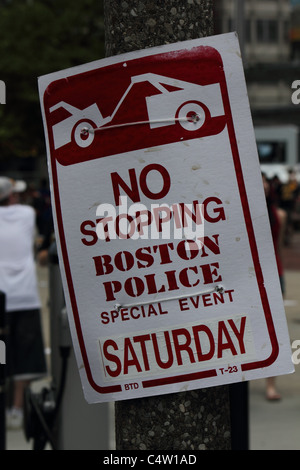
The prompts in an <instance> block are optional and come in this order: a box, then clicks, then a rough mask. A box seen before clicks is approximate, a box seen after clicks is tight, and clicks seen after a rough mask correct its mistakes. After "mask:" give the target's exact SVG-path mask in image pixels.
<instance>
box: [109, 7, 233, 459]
mask: <svg viewBox="0 0 300 470" xmlns="http://www.w3.org/2000/svg"><path fill="white" fill-rule="evenodd" d="M104 15H105V42H106V45H105V46H106V56H111V55H117V54H120V53H125V52H131V51H134V50H139V49H145V48H148V47H153V46H160V45H162V44H168V43H175V42H179V41H185V40H190V39H196V38H199V37H203V36H209V35H212V34H213V33H214V23H213V5H212V0H126V1H125V0H104ZM115 424H116V448H117V450H166V451H167V450H205V449H207V450H217V449H222V450H225V449H230V448H231V432H230V401H229V389H228V387H227V386H219V387H212V388H207V389H200V390H194V391H188V392H180V393H172V394H167V395H161V396H154V397H146V398H140V399H134V400H125V401H120V402H116V403H115Z"/></svg>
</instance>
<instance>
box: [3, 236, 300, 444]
mask: <svg viewBox="0 0 300 470" xmlns="http://www.w3.org/2000/svg"><path fill="white" fill-rule="evenodd" d="M283 260H284V267H285V283H286V295H285V300H284V304H285V311H286V317H287V323H288V329H289V333H290V340H291V345H292V344H293V341H295V340H299V341H300V232H297V233H296V234H294V237H293V239H292V242H291V244H290V245H289V246H287V247H285V248H284V251H283ZM38 277H39V286H40V292H41V298H42V302H43V306H42V320H43V328H44V338H45V347H46V354H47V357H48V359H49V358H50V353H51V351H50V337H49V326H50V325H49V309H48V272H47V268H40V267H39V268H38ZM299 358H300V355H299ZM276 384H277V388H278V391H279V392H280V394H281V396H282V399H281V400H279V401H273V402H270V401H267V400H266V398H265V380H264V379H262V380H253V381H251V382H249V407H248V408H249V450H300V364H299V365H295V373H294V374H289V375H284V376H280V377H277V378H276ZM6 450H32V443H31V442H27V441H26V439H25V436H24V432H23V431H22V430H19V431H7V433H6ZM46 450H49V447H48V446H47V447H46Z"/></svg>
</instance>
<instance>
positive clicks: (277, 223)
mask: <svg viewBox="0 0 300 470" xmlns="http://www.w3.org/2000/svg"><path fill="white" fill-rule="evenodd" d="M262 180H263V186H264V190H265V196H266V203H267V210H268V215H269V221H270V227H271V232H272V238H273V243H274V251H275V258H276V263H277V268H278V275H279V280H280V285H281V292H282V295H283V296H284V293H285V283H284V272H283V265H282V258H281V250H282V244H283V236H284V231H285V225H286V220H287V214H286V212H285V211H284V210H282V209H280V208H278V207H277V206H276V200H275V197H274V194H273V192H272V187H271V185H270V182H269V181H268V179H267V177H266V175H265V174H264V173H263V174H262ZM275 382H276V380H275V377H269V378H267V379H266V398H267V400H280V399H281V395H280V394H279V393H278V392H277V389H276V383H275Z"/></svg>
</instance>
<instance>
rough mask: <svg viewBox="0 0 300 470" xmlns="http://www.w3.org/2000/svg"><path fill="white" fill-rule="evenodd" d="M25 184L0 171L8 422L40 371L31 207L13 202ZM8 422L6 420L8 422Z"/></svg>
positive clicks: (17, 417) (17, 418) (0, 286)
mask: <svg viewBox="0 0 300 470" xmlns="http://www.w3.org/2000/svg"><path fill="white" fill-rule="evenodd" d="M25 188H26V184H25V183H24V182H21V181H17V182H16V181H13V180H11V179H10V178H6V177H0V291H2V292H4V294H5V307H6V308H5V310H6V324H7V325H8V331H9V334H8V337H7V344H6V350H7V353H6V357H7V370H8V376H10V377H12V378H13V383H14V395H13V403H12V411H11V413H10V414H9V416H8V419H9V420H10V423H11V425H12V427H14V423H15V425H16V426H18V427H19V425H21V422H22V411H23V395H24V389H25V387H26V386H28V385H29V383H30V381H31V380H33V379H35V378H38V377H41V376H43V375H45V374H46V361H45V355H44V344H43V335H42V328H41V318H40V309H41V302H40V297H39V291H38V282H37V276H36V266H35V260H34V237H35V211H34V209H33V208H32V207H31V206H28V205H25V204H19V203H18V201H19V200H18V193H19V192H21V191H24V190H25ZM8 424H9V423H8Z"/></svg>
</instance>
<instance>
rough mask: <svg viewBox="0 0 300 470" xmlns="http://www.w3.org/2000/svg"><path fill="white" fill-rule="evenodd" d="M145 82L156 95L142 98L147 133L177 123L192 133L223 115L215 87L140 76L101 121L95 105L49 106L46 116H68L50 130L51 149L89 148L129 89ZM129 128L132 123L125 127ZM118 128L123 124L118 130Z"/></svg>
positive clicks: (153, 76) (60, 104)
mask: <svg viewBox="0 0 300 470" xmlns="http://www.w3.org/2000/svg"><path fill="white" fill-rule="evenodd" d="M145 81H147V82H149V83H151V85H153V86H154V87H155V88H156V89H157V90H159V91H160V93H159V94H155V95H152V96H146V97H145V100H146V104H147V112H148V121H145V122H148V123H149V125H150V128H151V129H155V128H158V127H162V126H170V125H174V124H175V123H176V122H177V121H178V122H179V123H180V125H181V126H182V127H183V128H184V129H186V130H188V131H195V130H198V129H200V127H202V126H203V124H204V123H205V121H206V119H207V117H208V116H211V117H216V116H222V115H223V114H224V107H223V102H222V96H221V90H220V84H219V83H214V84H210V85H204V86H202V85H196V84H194V83H190V82H185V81H182V80H177V79H175V78H169V77H165V76H162V75H157V74H153V73H146V74H141V75H136V76H134V77H132V78H131V83H130V85H129V87H128V88H127V90H126V91H125V93H124V94H123V96H122V98H121V99H120V101H119V103H118V104H117V106H116V108H115V110H114V112H113V113H112V115H111V116H107V117H105V118H104V117H103V116H102V114H101V111H100V109H99V107H98V105H97V104H96V103H94V104H92V105H90V106H88V107H87V108H85V109H82V110H81V109H78V108H76V107H75V106H72V105H70V104H68V103H66V102H65V101H60V102H59V103H57V104H55V105H54V106H52V107H51V108H50V112H53V111H55V110H57V109H59V108H64V109H66V110H67V111H68V112H69V113H70V116H69V117H68V118H66V119H64V120H63V121H60V122H58V123H57V124H55V125H53V126H52V130H53V140H54V148H55V149H58V148H60V147H62V146H64V145H66V144H68V143H70V142H71V141H72V140H73V139H74V141H75V143H76V144H77V145H78V146H79V147H83V148H84V147H88V146H89V145H91V144H92V142H93V140H94V137H95V130H96V129H102V130H104V129H105V127H104V126H105V125H106V124H108V123H110V122H112V120H113V119H114V117H115V115H116V114H117V112H118V110H119V108H120V106H121V105H122V103H123V102H124V100H125V98H126V97H127V95H128V93H129V91H130V90H131V89H132V87H133V86H134V85H135V84H136V83H141V82H145ZM168 87H169V89H168ZM170 87H171V88H172V89H171V90H170ZM174 88H175V90H174ZM161 109H164V116H163V117H162V116H161V115H158V110H160V112H161ZM130 124H132V123H128V125H130ZM122 125H124V124H121V125H120V126H122ZM125 125H126V123H125ZM109 127H110V126H107V127H106V128H107V129H109ZM111 127H112V126H111Z"/></svg>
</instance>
